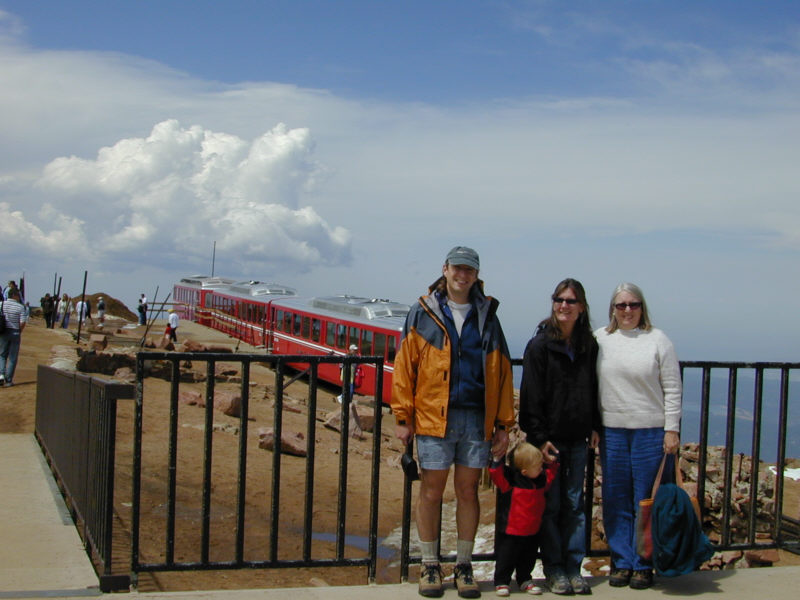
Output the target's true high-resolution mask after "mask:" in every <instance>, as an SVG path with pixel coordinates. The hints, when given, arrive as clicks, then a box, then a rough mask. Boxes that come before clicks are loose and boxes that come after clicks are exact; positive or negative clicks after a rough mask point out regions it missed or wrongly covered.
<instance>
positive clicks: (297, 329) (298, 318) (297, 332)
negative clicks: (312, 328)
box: [292, 315, 302, 335]
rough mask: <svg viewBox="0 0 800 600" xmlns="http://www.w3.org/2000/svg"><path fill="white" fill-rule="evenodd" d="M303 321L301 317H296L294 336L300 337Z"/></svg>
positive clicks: (293, 327)
mask: <svg viewBox="0 0 800 600" xmlns="http://www.w3.org/2000/svg"><path fill="white" fill-rule="evenodd" d="M301 321H302V318H301V317H300V315H295V316H294V324H293V326H292V333H293V334H294V335H300V322H301Z"/></svg>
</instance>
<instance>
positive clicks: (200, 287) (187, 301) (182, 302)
mask: <svg viewBox="0 0 800 600" xmlns="http://www.w3.org/2000/svg"><path fill="white" fill-rule="evenodd" d="M235 281H236V280H235V279H228V278H226V277H210V276H208V275H192V276H191V277H184V278H183V279H181V280H180V281H179V282H178V283H176V284H175V285H174V286H173V288H172V301H173V302H174V307H175V311H176V312H177V313H178V316H179V317H180V318H181V319H186V320H188V321H196V322H198V323H200V324H202V325H210V323H209V316H210V314H209V313H208V311H205V310H203V307H205V306H206V298H207V297H208V295H209V293H210V292H211V291H213V290H215V289H219V288H225V287H228V286H229V285H231V284H233V283H235Z"/></svg>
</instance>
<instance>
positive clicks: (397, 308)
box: [278, 295, 411, 328]
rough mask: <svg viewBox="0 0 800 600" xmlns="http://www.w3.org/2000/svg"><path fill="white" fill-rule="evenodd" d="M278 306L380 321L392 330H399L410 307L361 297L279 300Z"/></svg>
mask: <svg viewBox="0 0 800 600" xmlns="http://www.w3.org/2000/svg"><path fill="white" fill-rule="evenodd" d="M278 304H280V305H281V306H283V307H286V308H294V309H300V310H306V311H309V312H314V313H317V314H319V315H321V316H329V317H338V318H340V319H341V318H343V317H350V318H351V319H353V320H358V321H367V322H371V323H374V322H376V321H381V322H382V323H383V324H385V325H387V326H390V327H392V328H395V327H397V328H400V327H402V326H403V323H404V322H405V318H406V315H407V314H408V311H409V310H410V309H411V307H410V306H409V305H408V304H402V303H400V302H393V301H391V300H385V299H381V298H363V297H361V296H349V295H339V296H322V297H316V298H310V299H299V298H298V299H293V298H289V299H286V300H281V301H280V302H279V303H278Z"/></svg>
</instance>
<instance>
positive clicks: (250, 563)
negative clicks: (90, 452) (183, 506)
mask: <svg viewBox="0 0 800 600" xmlns="http://www.w3.org/2000/svg"><path fill="white" fill-rule="evenodd" d="M155 360H158V361H168V362H169V363H170V365H171V378H170V379H171V385H170V397H169V403H170V420H169V424H168V427H167V429H168V443H167V445H168V448H169V450H168V459H167V460H166V462H165V463H162V464H161V465H160V466H161V468H163V469H164V473H163V477H164V479H165V480H166V481H167V485H166V489H165V494H164V497H163V498H164V503H163V506H164V511H165V513H166V518H165V519H164V520H163V525H164V528H163V534H162V535H161V536H160V538H161V541H162V542H163V547H162V549H161V550H160V551H157V552H154V551H153V549H152V548H150V550H149V555H150V556H151V558H150V559H149V560H145V559H143V558H142V542H143V540H142V537H143V529H144V528H143V527H142V522H143V514H144V508H143V504H142V502H143V494H142V480H143V473H147V474H148V475H149V476H152V475H154V472H153V469H154V468H159V467H158V466H155V467H154V466H153V465H152V464H151V465H150V466H148V467H145V466H144V465H143V454H144V451H145V448H146V446H147V444H146V443H145V442H144V441H143V432H144V428H143V422H144V419H145V418H146V413H147V403H148V401H149V400H148V399H146V398H145V394H144V385H143V383H144V374H145V371H146V363H148V362H149V361H155ZM184 361H192V362H193V363H195V362H199V361H204V362H205V363H206V377H205V388H204V397H205V401H204V404H205V415H204V426H203V442H202V455H201V456H198V457H197V458H198V462H199V463H200V464H201V466H200V467H199V468H201V469H202V481H201V483H200V490H199V493H200V495H201V498H202V501H201V506H200V510H199V514H198V515H197V518H196V521H199V528H200V535H199V538H200V541H199V548H197V549H196V550H197V552H195V554H196V555H197V556H196V558H195V559H193V560H181V559H180V558H179V557H178V556H177V552H176V539H177V538H178V537H179V536H178V535H177V531H176V528H177V527H178V525H177V523H178V518H177V513H178V511H179V509H180V506H179V501H178V496H179V494H178V491H177V488H178V482H179V480H180V479H181V478H182V477H184V474H183V473H181V472H180V469H179V461H178V459H177V456H178V452H179V451H180V442H179V435H178V417H177V415H178V404H179V380H180V368H179V366H180V363H182V362H184ZM220 362H224V363H240V364H241V382H240V385H239V394H240V397H241V408H240V410H239V416H238V440H239V447H238V452H237V454H238V457H237V464H236V465H235V466H234V465H230V464H222V465H216V464H213V460H212V457H213V454H214V435H213V433H214V417H213V412H214V398H215V385H216V382H215V366H216V364H217V363H220ZM253 363H258V364H262V365H267V366H269V367H271V368H273V369H274V371H275V386H274V397H273V402H274V405H273V410H272V413H273V414H272V429H273V440H274V447H273V452H272V460H271V469H270V472H269V482H268V488H269V497H268V498H267V500H266V504H268V506H269V511H268V516H267V517H266V519H265V521H266V522H265V523H264V526H265V527H266V528H267V530H268V540H267V543H266V544H263V545H262V546H260V547H259V548H258V549H256V550H252V551H251V552H250V553H249V556H247V557H246V556H245V546H246V545H247V541H248V540H247V536H248V535H249V534H250V533H252V532H253V531H254V529H255V528H254V527H252V526H250V523H248V524H247V526H246V522H247V520H248V519H247V514H248V510H249V511H251V512H253V511H254V507H253V506H252V505H250V506H248V501H247V497H248V489H247V481H248V478H249V471H250V470H251V468H250V467H249V465H248V439H249V438H250V437H251V436H250V433H249V431H248V427H249V418H250V412H251V410H250V409H251V405H252V402H251V400H252V399H251V397H250V383H251V377H250V367H251V365H252V364H253ZM323 363H336V364H339V363H341V364H343V368H344V372H343V380H344V381H348V380H349V374H350V370H351V369H352V368H354V364H356V363H368V364H373V365H375V366H376V371H377V373H378V378H377V381H376V389H378V390H379V389H382V385H383V368H382V366H383V360H382V359H381V358H378V357H342V356H290V355H264V354H227V353H219V354H217V353H202V354H197V353H172V352H171V353H157V352H147V353H139V354H138V355H137V385H136V412H135V417H134V419H135V421H134V425H135V426H134V440H133V443H134V453H133V488H132V489H133V500H132V553H131V557H132V558H131V570H132V572H133V573H134V574H137V573H142V572H158V571H185V570H212V569H243V568H285V567H291V568H296V567H337V566H366V567H367V570H368V578H369V580H370V581H374V580H375V569H376V565H377V550H378V540H377V530H378V526H377V525H378V523H377V519H378V492H379V484H380V481H379V467H380V463H381V435H380V430H381V417H382V406H381V404H380V403H379V402H376V403H375V404H374V410H373V415H372V419H373V423H374V424H373V431H374V432H376V433H375V434H374V435H373V438H372V439H373V443H372V450H371V451H372V459H371V465H372V466H371V476H370V487H369V500H368V510H369V521H368V523H369V525H368V535H367V537H368V548H367V552H366V555H364V553H363V552H362V553H359V555H354V554H348V553H347V552H346V548H348V547H349V546H346V544H345V541H346V538H347V537H348V534H347V520H348V515H349V513H348V507H347V503H348V495H347V473H348V456H349V451H348V446H349V443H350V436H349V434H348V432H349V429H350V419H351V418H352V417H351V414H350V410H349V407H350V406H351V398H350V390H349V386H343V387H344V389H343V394H344V401H343V402H342V408H341V434H340V436H339V448H338V456H339V465H338V470H337V472H336V473H335V474H334V473H330V472H326V473H325V475H326V477H331V476H334V477H336V478H337V486H336V487H337V489H338V495H337V497H336V498H335V499H334V498H327V499H324V500H326V501H328V500H330V501H332V502H335V504H336V519H335V522H336V531H335V533H334V534H333V536H332V538H333V539H332V540H331V541H332V542H333V545H334V549H333V552H332V554H333V555H332V556H326V557H320V556H316V555H314V554H313V553H312V541H313V539H314V536H315V534H318V533H319V532H317V531H316V527H315V506H316V505H315V499H314V494H315V491H314V490H315V477H316V473H317V470H316V454H315V445H316V444H315V439H316V437H317V419H316V413H317V405H318V402H317V399H318V398H317V390H318V387H317V386H318V382H319V380H318V377H317V374H318V369H319V365H320V364H323ZM289 365H294V366H295V367H297V366H298V365H305V366H307V375H308V385H309V387H308V398H307V413H308V418H307V421H306V431H305V440H307V444H306V456H305V462H304V470H305V484H304V486H303V489H300V490H298V489H288V490H285V489H282V486H281V474H282V468H283V466H282V456H284V455H285V452H284V451H282V444H281V440H282V433H283V419H284V408H286V406H285V395H284V390H285V386H286V385H288V382H289V381H291V380H292V379H291V378H292V377H294V376H296V372H295V371H294V370H291V369H290V367H289ZM195 468H197V467H195ZM231 468H235V469H236V481H237V486H236V487H237V489H236V500H235V503H234V507H233V512H234V515H233V518H232V519H231V520H232V521H233V529H234V532H233V536H232V548H231V551H230V552H225V551H220V552H219V553H218V554H219V555H220V556H224V555H229V556H230V558H225V559H221V558H213V557H212V552H211V529H212V502H211V496H212V488H213V486H214V483H213V482H214V480H215V472H214V471H213V470H214V469H231ZM257 468H258V466H256V467H254V469H257ZM282 494H290V495H291V501H292V502H295V503H301V504H302V505H303V519H302V526H301V531H299V532H298V533H297V535H300V536H301V539H302V549H301V552H300V556H296V557H292V558H282V557H281V556H280V548H281V542H282V538H281V536H280V535H279V533H280V531H281V526H282V524H283V523H282V520H281V516H282V512H281V498H282ZM184 522H185V521H184ZM148 531H151V530H149V529H148ZM147 541H148V543H150V542H152V540H151V539H148V540H147ZM155 554H158V556H159V558H158V559H156V558H155V557H154V555H155Z"/></svg>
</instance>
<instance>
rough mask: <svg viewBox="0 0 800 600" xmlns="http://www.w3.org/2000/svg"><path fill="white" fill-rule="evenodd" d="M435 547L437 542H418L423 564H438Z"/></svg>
mask: <svg viewBox="0 0 800 600" xmlns="http://www.w3.org/2000/svg"><path fill="white" fill-rule="evenodd" d="M437 546H438V542H436V541H435V540H434V541H433V542H423V541H422V540H420V541H419V548H420V551H421V552H422V562H423V564H439V549H438V548H437Z"/></svg>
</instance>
